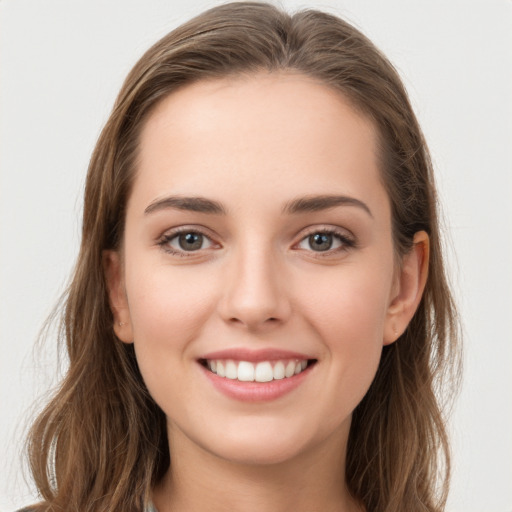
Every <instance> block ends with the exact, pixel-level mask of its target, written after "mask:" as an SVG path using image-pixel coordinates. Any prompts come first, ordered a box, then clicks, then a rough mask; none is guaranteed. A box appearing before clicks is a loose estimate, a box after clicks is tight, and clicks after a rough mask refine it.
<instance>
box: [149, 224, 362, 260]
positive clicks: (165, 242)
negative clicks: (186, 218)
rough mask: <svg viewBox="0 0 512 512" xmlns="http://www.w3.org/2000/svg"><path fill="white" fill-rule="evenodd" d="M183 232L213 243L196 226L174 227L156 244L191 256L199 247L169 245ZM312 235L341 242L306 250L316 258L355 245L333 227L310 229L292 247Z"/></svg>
mask: <svg viewBox="0 0 512 512" xmlns="http://www.w3.org/2000/svg"><path fill="white" fill-rule="evenodd" d="M184 233H187V234H188V233H190V234H196V235H201V236H203V237H204V238H206V239H207V240H208V241H209V242H210V243H211V244H212V245H215V242H213V241H212V239H211V237H209V236H208V235H207V234H206V233H204V232H203V231H202V230H200V229H197V228H187V227H181V228H176V229H174V230H173V231H172V232H170V233H166V234H164V235H162V237H161V238H160V240H159V241H158V242H157V245H158V246H159V247H160V248H161V249H162V250H163V251H165V252H166V253H168V254H171V255H173V256H178V257H181V258H190V257H193V256H194V254H197V253H199V252H200V251H201V249H198V250H197V251H185V250H175V249H173V248H172V247H171V246H170V242H171V241H172V240H174V239H175V238H176V237H178V236H179V235H181V234H184ZM313 235H330V236H332V237H333V238H337V239H338V240H339V241H340V242H341V246H340V247H337V248H335V249H327V250H326V251H314V250H312V249H311V250H309V251H308V252H311V253H313V254H315V257H318V258H325V257H329V256H332V255H334V254H338V253H340V252H346V251H348V250H350V249H352V248H355V247H356V241H355V240H354V239H353V238H352V237H350V236H348V235H347V234H346V233H345V232H341V231H339V230H337V229H334V228H323V229H322V228H317V229H312V230H311V231H309V232H308V233H306V234H305V235H304V236H303V237H302V238H301V239H300V240H299V242H298V243H297V244H295V245H294V247H296V246H297V245H299V244H301V243H302V242H304V241H305V240H306V239H308V238H309V237H310V236H313ZM304 250H307V249H304Z"/></svg>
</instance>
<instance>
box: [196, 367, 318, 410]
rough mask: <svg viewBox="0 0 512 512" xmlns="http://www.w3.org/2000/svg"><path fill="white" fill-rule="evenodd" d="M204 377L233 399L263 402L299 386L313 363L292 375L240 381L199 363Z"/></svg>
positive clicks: (276, 397)
mask: <svg viewBox="0 0 512 512" xmlns="http://www.w3.org/2000/svg"><path fill="white" fill-rule="evenodd" d="M200 367H201V369H202V370H203V372H204V374H205V375H206V377H207V378H208V379H209V380H210V382H211V383H212V384H213V385H214V387H215V388H216V389H217V390H218V391H220V392H221V393H223V394H224V395H226V396H228V397H229V398H234V399H235V400H240V401H242V402H265V401H271V400H276V399H278V398H280V397H282V396H284V395H286V394H288V393H290V392H291V391H293V390H294V389H295V388H297V387H298V386H300V385H301V384H302V383H303V382H304V380H305V379H306V378H307V377H308V375H309V374H310V373H311V369H312V367H313V365H311V366H308V367H307V368H306V369H305V370H303V371H302V372H300V373H299V374H297V375H294V376H293V377H285V378H284V379H277V380H271V381H270V382H242V381H239V380H236V379H228V378H227V377H219V376H218V375H217V374H216V373H213V372H211V371H210V370H208V369H207V368H205V367H204V366H203V365H201V364H200Z"/></svg>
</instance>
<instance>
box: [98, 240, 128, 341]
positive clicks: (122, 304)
mask: <svg viewBox="0 0 512 512" xmlns="http://www.w3.org/2000/svg"><path fill="white" fill-rule="evenodd" d="M102 258H103V272H104V275H105V282H106V285H107V291H108V298H109V304H110V309H111V311H112V316H113V317H114V325H113V327H114V332H115V333H116V336H117V337H118V338H119V339H120V340H121V341H122V342H124V343H133V332H132V324H131V319H130V310H129V308H128V300H127V297H126V291H125V286H124V278H123V266H122V261H121V255H120V253H119V252H118V251H113V250H108V251H103V254H102Z"/></svg>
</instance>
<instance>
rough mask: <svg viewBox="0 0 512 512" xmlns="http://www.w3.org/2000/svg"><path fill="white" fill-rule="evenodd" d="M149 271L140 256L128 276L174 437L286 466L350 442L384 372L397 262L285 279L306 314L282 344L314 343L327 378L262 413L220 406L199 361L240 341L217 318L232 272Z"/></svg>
mask: <svg viewBox="0 0 512 512" xmlns="http://www.w3.org/2000/svg"><path fill="white" fill-rule="evenodd" d="M390 253H391V251H390ZM143 257H144V256H141V258H143ZM391 258H392V257H391V256H390V260H391ZM141 263H142V262H141V261H140V260H139V261H137V258H135V260H134V261H132V262H131V263H130V262H128V264H127V276H132V277H133V281H132V280H131V279H130V277H128V279H127V289H128V293H129V297H130V311H131V321H132V324H133V328H134V338H135V340H136V341H135V349H136V353H137V359H138V362H139V366H140V369H141V372H142V375H143V376H144V380H145V382H146V385H147V386H148V389H149V391H150V393H151V395H152V396H153V398H154V399H155V400H156V402H157V403H158V404H159V405H160V407H161V408H162V409H163V410H164V412H165V413H166V415H167V417H168V420H169V424H170V427H171V429H170V430H171V431H172V429H175V430H177V431H179V432H180V433H183V432H185V433H186V436H188V437H191V438H192V439H193V441H194V442H195V443H196V444H197V445H199V446H202V447H203V448H204V449H205V450H207V451H209V452H211V453H216V454H217V455H220V456H221V457H224V458H227V459H230V460H238V461H242V462H252V463H269V462H279V461H282V460H285V459H287V458H289V457H292V456H294V455H296V454H298V453H300V452H301V451H304V450H307V449H308V448H314V447H316V448H318V446H319V444H321V443H322V442H323V441H324V440H326V439H328V438H329V437H330V436H332V435H333V434H334V435H336V434H339V435H340V436H346V435H348V428H349V426H350V417H351V413H352V411H353V409H354V408H355V407H356V406H357V404H358V403H359V402H360V400H361V399H362V397H363V396H364V394H365V393H366V391H367V389H368V387H369V386H370V384H371V381H372V380H373V377H374V375H375V372H376V370H377V367H378V362H379V358H380V354H381V350H382V333H383V325H384V320H385V315H386V308H385V305H386V304H387V300H388V295H389V290H390V287H391V280H392V270H390V269H392V263H389V264H384V263H383V262H382V261H374V262H373V263H369V262H368V261H366V260H364V261H363V262H361V263H359V264H358V265H350V264H347V265H346V266H345V267H343V266H342V267H341V268H337V267H330V268H329V267H325V268H322V269H321V271H320V272H319V271H318V268H315V265H311V264H310V265H307V264H306V265H303V268H300V267H299V268H294V267H293V266H290V268H289V269H288V273H283V274H282V276H283V277H282V279H283V282H286V283H288V284H287V290H288V292H287V293H288V297H289V300H290V301H291V302H292V308H293V311H294V312H296V313H294V317H293V318H292V319H291V321H290V322H289V325H287V326H286V329H285V331H284V332H283V333H282V334H279V335H278V336H276V335H275V333H274V335H273V337H274V338H277V339H278V340H279V343H281V344H282V345H283V346H285V348H292V349H293V348H295V347H290V346H287V345H286V344H287V343H288V342H287V340H288V339H294V338H295V339H300V340H305V341H304V346H306V347H308V348H310V349H311V348H312V349H314V350H316V351H317V353H318V354H319V356H320V358H319V359H320V361H321V366H320V365H319V366H318V368H314V370H315V371H323V372H324V375H322V376H321V378H318V379H315V380H314V381H312V383H311V386H309V387H308V388H306V389H305V390H301V393H302V394H301V395H300V403H297V402H294V401H293V400H288V399H285V400H280V401H278V403H271V404H267V405H265V406H264V407H263V406H258V407H256V408H255V407H254V406H247V405H246V404H225V403H222V404H219V403H217V402H216V400H215V397H210V396H209V395H206V396H205V391H204V388H203V387H202V384H203V383H202V382H201V381H200V380H198V379H197V375H196V373H197V368H196V366H197V363H195V362H193V360H191V350H193V349H194V343H195V342H197V340H202V341H205V340H206V341H205V345H204V346H208V345H210V344H211V345H212V346H214V347H215V346H216V345H215V344H216V343H218V341H219V339H221V340H222V337H223V336H225V337H226V338H227V339H233V335H232V333H230V332H229V330H228V329H227V328H226V327H225V326H224V325H223V324H222V323H221V322H220V321H219V319H218V316H217V315H216V313H215V312H216V304H217V303H218V301H219V300H220V295H219V290H222V289H223V284H224V283H225V279H226V272H227V269H229V265H226V268H224V267H223V264H222V263H221V262H212V263H208V264H203V265H202V267H201V268H198V267H196V268H192V266H191V267H188V268H184V267H181V268H180V267H178V268H176V267H172V266H168V265H165V264H156V263H153V264H151V265H150V264H144V263H142V264H141ZM131 265H133V267H132V268H133V270H134V271H133V272H131V271H130V266H131ZM136 268H138V270H137V271H136V270H135V269H136ZM140 268H151V271H150V272H140ZM306 269H310V270H309V272H308V271H307V270H306ZM368 269H372V271H368ZM386 269H387V271H386ZM305 270H306V271H305ZM210 340H215V341H212V342H210ZM274 345H275V343H274ZM318 397H322V398H321V399H320V400H319V399H318ZM292 398H293V397H292ZM305 410H307V411H308V413H307V414H305V413H304V412H305ZM205 424H208V429H205V428H204V425H205ZM277 433H282V435H278V434H277ZM178 436H179V434H178ZM264 448H266V449H264Z"/></svg>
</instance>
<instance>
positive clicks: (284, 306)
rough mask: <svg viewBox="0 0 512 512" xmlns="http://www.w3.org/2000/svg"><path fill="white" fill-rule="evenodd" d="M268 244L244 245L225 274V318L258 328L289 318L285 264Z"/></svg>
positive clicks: (222, 302)
mask: <svg viewBox="0 0 512 512" xmlns="http://www.w3.org/2000/svg"><path fill="white" fill-rule="evenodd" d="M277 260H278V258H277V257H276V255H275V254H273V253H272V251H271V250H270V249H268V247H267V248H266V249H265V248H261V247H260V248H257V249H255V248H254V246H253V247H252V248H248V249H246V250H243V249H241V250H240V251H238V252H237V253H236V254H234V255H233V258H232V259H231V261H230V262H229V266H228V267H227V268H226V272H225V274H224V276H225V281H224V282H223V285H222V286H223V293H222V297H221V300H220V301H219V313H220V315H221V317H222V318H223V319H224V321H226V322H229V323H231V324H233V325H238V326H240V327H244V328H246V329H247V330H251V331H258V330H266V329H269V328H272V326H277V325H281V324H283V323H284V322H286V321H287V320H288V318H289V316H290V314H291V305H290V300H289V291H290V289H289V286H287V283H286V282H285V281H286V276H285V275H284V274H283V267H282V265H280V264H279V262H278V261H277Z"/></svg>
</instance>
